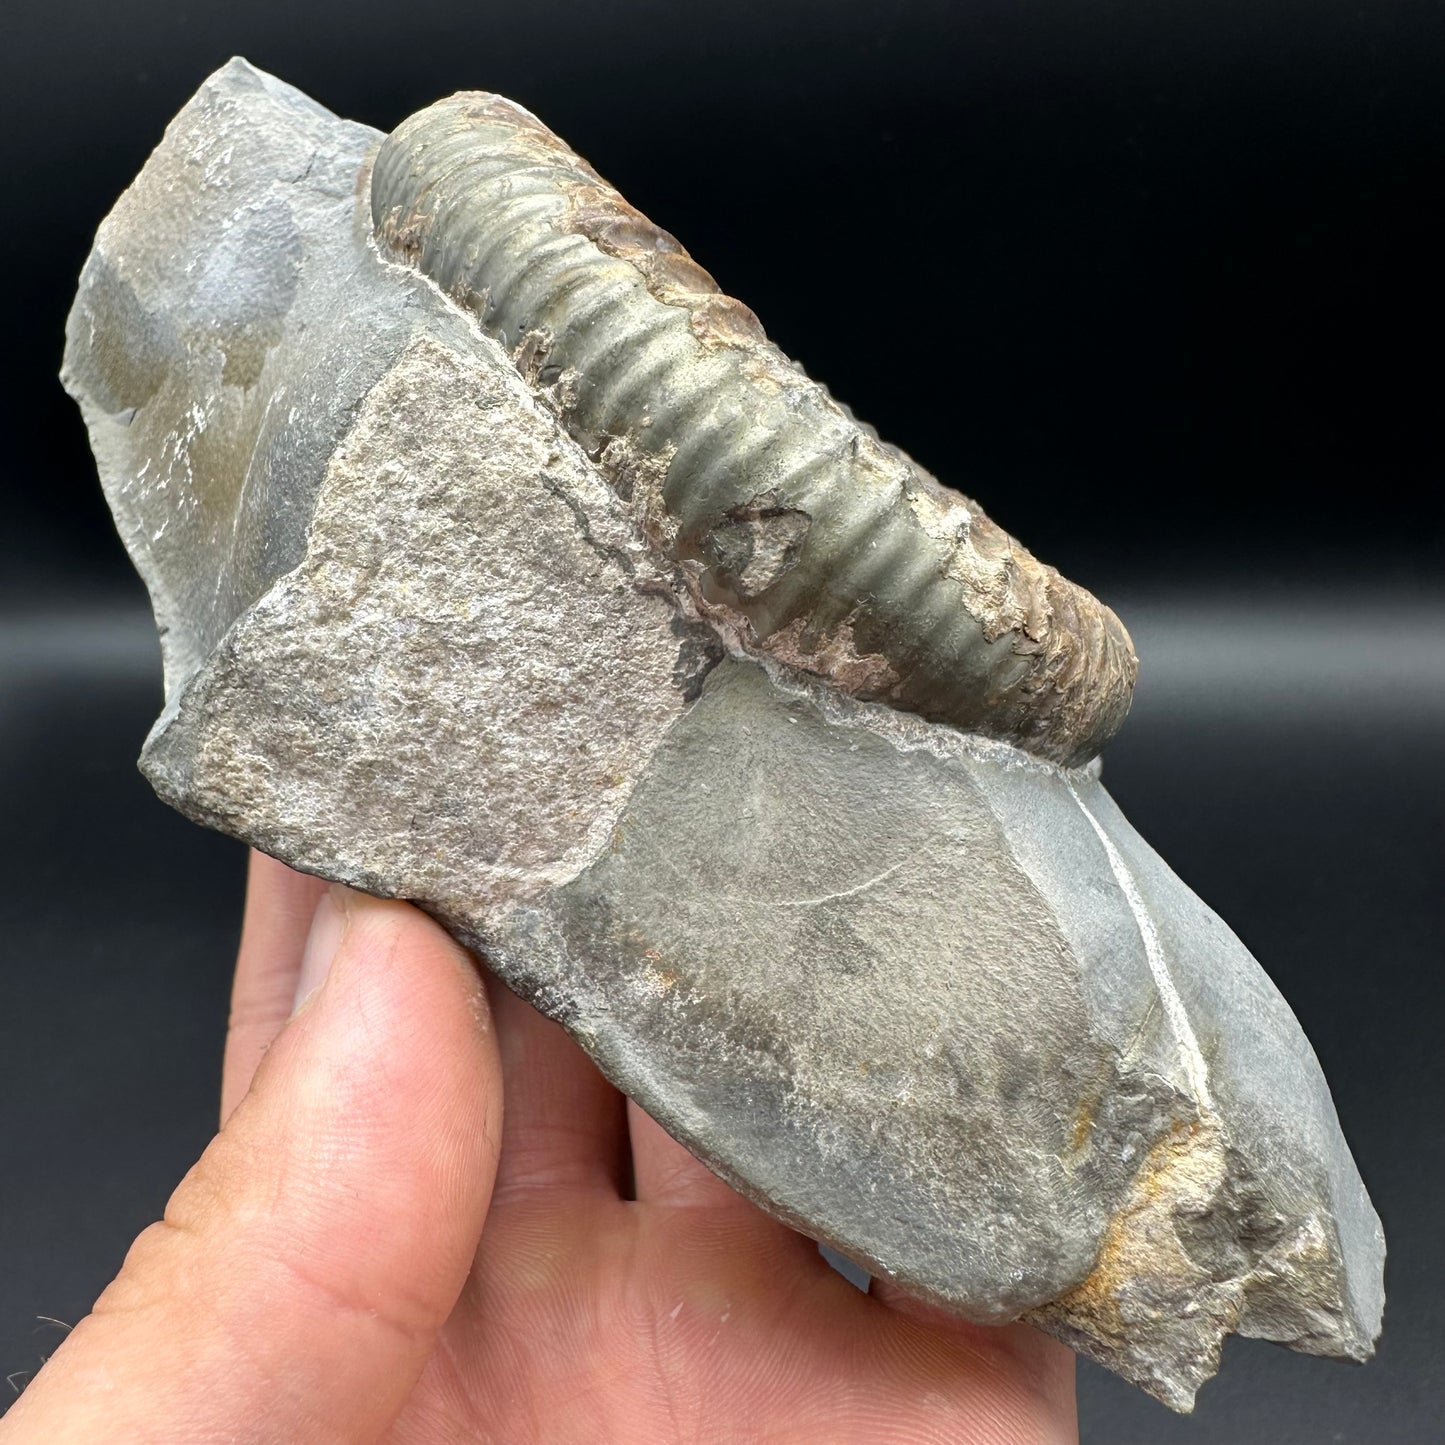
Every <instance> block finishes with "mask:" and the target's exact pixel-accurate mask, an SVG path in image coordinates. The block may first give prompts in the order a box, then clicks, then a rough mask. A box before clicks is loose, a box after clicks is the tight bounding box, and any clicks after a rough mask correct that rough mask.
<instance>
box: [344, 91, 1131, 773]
mask: <svg viewBox="0 0 1445 1445" xmlns="http://www.w3.org/2000/svg"><path fill="white" fill-rule="evenodd" d="M371 187H372V189H371V205H372V216H373V220H374V222H375V225H376V230H377V235H378V238H379V240H380V241H381V243H382V244H383V246H385V247H386V248H388V249H389V250H390V251H391V252H392V253H393V254H395V255H397V256H398V257H400V258H403V259H405V260H408V261H410V262H411V263H412V264H414V265H416V266H417V267H419V268H420V269H421V271H422V272H423V273H424V274H426V275H427V276H429V277H430V278H431V279H432V280H433V281H435V282H436V283H437V285H439V286H440V287H441V288H442V289H443V290H445V291H447V292H449V293H450V294H451V295H452V296H453V297H454V298H455V299H456V300H457V301H458V302H459V303H460V304H462V305H464V306H466V307H467V308H469V309H470V310H471V311H473V312H474V313H475V315H476V316H477V318H478V319H479V321H480V322H481V325H482V326H483V327H484V328H485V330H486V331H487V332H488V333H489V334H491V335H493V336H495V337H497V338H498V339H500V340H501V341H502V342H503V343H504V344H506V345H507V346H508V347H509V348H511V349H512V351H513V355H514V356H515V358H516V360H517V364H518V366H519V367H520V368H521V369H522V371H523V374H524V375H525V376H526V377H527V379H528V380H529V381H530V382H531V383H532V385H533V386H534V387H535V388H536V389H537V390H538V391H539V393H540V394H543V395H544V396H546V397H547V399H548V400H549V401H550V402H551V404H552V405H554V406H555V407H556V409H557V410H558V411H559V413H560V414H561V416H562V417H563V419H564V421H565V423H566V425H567V427H568V428H569V430H570V431H571V432H572V434H573V435H574V436H575V437H577V439H578V440H579V441H581V442H582V444H583V445H584V446H585V447H586V448H587V449H588V451H589V452H590V453H591V454H592V455H593V457H594V458H596V459H597V460H598V461H599V462H600V463H601V465H602V466H603V468H604V469H605V470H606V471H607V473H608V475H609V477H610V478H611V479H612V481H613V484H614V485H615V486H616V487H617V488H618V490H619V491H620V492H621V493H622V494H623V495H624V496H625V497H628V498H629V499H630V501H631V502H632V505H633V507H634V509H635V510H636V512H637V515H638V517H639V520H640V521H641V523H642V525H643V527H644V529H645V530H646V531H647V533H648V535H649V537H650V538H651V539H652V540H653V542H654V543H655V544H656V545H657V546H658V547H659V548H661V549H663V550H664V551H665V552H666V553H667V554H668V555H669V556H670V557H672V558H673V559H674V560H676V561H677V562H679V563H681V564H682V566H683V569H684V571H685V573H686V575H687V576H688V577H689V578H690V579H691V585H692V586H693V588H694V592H695V595H696V597H697V599H698V602H699V603H700V604H701V605H702V607H703V608H704V610H707V611H710V612H711V613H712V615H713V616H714V617H715V618H717V619H718V620H719V621H720V622H724V623H727V624H729V626H730V631H731V633H732V635H734V636H736V637H738V638H739V639H740V640H741V642H742V644H743V645H744V646H745V647H747V648H749V649H750V650H752V651H754V652H757V653H760V654H764V655H767V656H770V657H773V658H777V659H779V660H781V661H783V662H786V663H789V664H792V665H794V666H798V667H802V668H804V669H806V670H808V671H810V672H814V673H819V674H822V675H823V676H826V677H828V678H830V679H831V680H832V681H834V682H835V683H836V684H837V685H838V686H840V687H842V688H844V689H846V690H847V691H849V692H851V693H853V694H854V695H855V696H858V697H862V698H868V699H873V700H877V701H882V702H887V703H890V704H892V705H894V706H896V707H899V708H905V709H908V710H911V711H914V712H918V713H921V714H923V715H924V716H925V717H929V718H933V719H937V720H941V721H944V722H949V723H953V724H955V725H956V726H958V727H960V728H963V729H966V730H967V731H970V732H976V733H983V734H986V735H988V736H990V737H994V738H1000V739H1003V740H1005V741H1007V742H1012V743H1015V744H1016V745H1018V746H1019V747H1022V748H1026V749H1028V750H1029V751H1031V752H1033V753H1036V754H1038V755H1040V756H1042V757H1046V758H1050V759H1052V760H1054V761H1056V762H1062V763H1069V764H1078V763H1081V762H1084V761H1086V760H1087V759H1088V758H1090V757H1092V756H1093V755H1094V754H1095V753H1097V752H1098V750H1099V749H1100V748H1101V747H1102V746H1103V745H1104V743H1106V742H1107V741H1108V740H1109V738H1110V737H1112V736H1113V734H1114V733H1115V732H1116V731H1117V730H1118V728H1119V726H1120V724H1121V723H1122V722H1123V720H1124V715H1125V713H1126V712H1127V711H1128V707H1129V696H1130V692H1131V690H1132V687H1133V683H1134V672H1135V658H1134V651H1133V648H1132V646H1131V644H1130V641H1129V635H1128V633H1127V632H1125V630H1124V628H1123V626H1122V624H1121V623H1120V622H1119V620H1118V618H1116V617H1115V616H1114V614H1113V613H1112V612H1111V611H1110V610H1109V609H1108V608H1107V607H1104V606H1103V605H1102V604H1101V603H1100V602H1098V601H1097V600H1096V599H1095V598H1094V597H1093V596H1091V595H1090V594H1089V593H1088V592H1085V591H1084V590H1083V589H1082V588H1079V587H1075V586H1074V585H1073V584H1072V583H1071V582H1068V581H1066V580H1065V579H1064V578H1062V577H1060V576H1059V574H1058V573H1057V572H1056V571H1054V569H1053V568H1051V567H1046V566H1044V565H1043V564H1041V563H1039V562H1038V561H1036V560H1035V559H1034V558H1033V557H1032V556H1030V555H1029V553H1028V552H1027V551H1025V550H1024V549H1023V548H1022V547H1021V546H1019V544H1018V543H1017V542H1015V541H1014V540H1013V538H1011V537H1010V536H1008V534H1007V533H1005V532H1003V531H1002V530H1001V529H1000V528H998V527H996V526H995V525H994V524H993V523H992V522H990V521H989V520H988V518H987V517H986V516H985V515H984V514H983V512H982V511H981V510H980V509H979V508H978V507H977V506H975V505H974V504H973V503H972V502H970V501H968V500H966V499H965V498H963V497H961V496H960V495H958V494H957V493H956V492H952V491H950V490H948V489H946V488H944V487H943V486H941V485H940V484H939V483H938V482H937V481H936V480H935V479H934V478H933V477H932V476H930V475H929V474H928V473H927V472H925V471H924V470H923V469H922V468H921V467H919V466H918V465H917V464H916V463H915V462H913V461H912V460H911V459H910V458H908V457H907V456H905V455H904V454H903V453H902V452H900V451H898V450H896V449H895V448H893V447H890V446H888V445H886V444H885V443H883V442H881V441H879V439H878V438H877V436H876V435H875V434H874V433H873V431H872V430H871V429H870V428H868V427H866V426H864V425H862V424H860V423H859V422H858V421H857V420H856V419H855V418H854V417H853V416H852V414H851V413H850V412H849V411H848V410H847V409H846V408H845V407H843V406H841V405H840V404H839V403H838V402H836V401H834V399H833V398H832V397H831V396H830V395H829V394H828V392H827V391H826V390H825V389H824V388H823V387H821V386H819V385H818V384H817V383H816V382H813V381H810V380H809V379H808V378H807V377H806V376H805V375H804V374H803V372H802V371H801V369H800V368H798V367H797V366H796V365H795V364H794V363H792V362H790V361H789V360H788V358H787V357H785V356H784V355H783V354H782V352H781V351H779V350H778V348H777V347H775V346H773V345H772V344H771V343H770V342H769V341H768V340H767V339H766V337H765V336H764V335H763V331H762V328H761V326H759V324H758V321H757V318H756V317H755V316H754V315H753V313H752V312H751V311H749V310H748V308H747V307H746V306H744V305H742V304H741V303H740V302H738V301H735V300H733V299H732V298H731V297H728V296H724V295H723V294H722V293H721V292H720V291H719V290H718V287H717V285H716V283H715V282H714V281H713V279H712V277H711V276H709V275H708V274H707V272H706V271H704V270H703V269H702V268H701V267H700V266H699V265H698V264H697V263H696V262H695V261H693V260H692V258H691V257H690V256H688V254H687V252H686V251H684V250H683V249H682V247H681V246H680V245H679V244H678V243H677V241H676V240H674V239H673V237H672V236H670V235H668V234H667V232H665V231H663V230H660V229H659V228H658V227H656V226H654V225H653V224H652V222H650V221H649V220H648V219H647V218H646V217H645V216H642V215H640V214H639V213H638V212H637V211H635V210H633V209H632V207H631V206H629V205H628V204H627V202H626V201H624V200H623V199H622V197H621V196H620V195H619V194H618V193H617V192H616V191H615V190H613V189H612V188H611V187H610V186H608V185H607V184H606V182H605V181H603V180H602V179H601V178H600V177H599V176H598V175H597V173H596V172H595V171H594V170H593V169H592V168H591V166H589V165H588V164H587V163H586V161H584V160H582V159H581V158H580V157H578V156H576V155H574V154H573V153H572V152H571V151H570V150H569V149H568V148H567V147H566V145H564V144H563V142H562V141H561V140H559V139H558V137H556V136H555V135H553V134H552V133H551V131H549V130H547V129H546V127H545V126H543V125H542V124H541V123H540V122H539V121H538V120H537V119H536V118H535V117H534V116H532V115H531V114H530V113H529V112H527V111H525V110H523V109H522V108H521V107H519V106H516V105H514V104H512V103H511V102H510V101H507V100H504V99H502V98H501V97H500V96H495V95H489V94H486V93H484V92H476V93H462V94H460V95H455V96H452V97H451V98H450V99H449V100H444V101H441V102H440V103H438V104H437V105H434V106H431V107H430V108H429V109H427V110H424V111H421V112H419V113H418V114H417V115H414V116H412V117H411V118H410V119H409V120H407V121H406V122H404V123H403V124H402V125H401V126H400V127H398V129H397V130H396V131H395V132H394V133H393V134H392V135H391V136H390V137H388V139H387V140H386V141H385V143H384V144H383V145H382V147H381V151H380V153H379V155H378V156H377V159H376V163H375V167H374V170H373V173H372V181H371Z"/></svg>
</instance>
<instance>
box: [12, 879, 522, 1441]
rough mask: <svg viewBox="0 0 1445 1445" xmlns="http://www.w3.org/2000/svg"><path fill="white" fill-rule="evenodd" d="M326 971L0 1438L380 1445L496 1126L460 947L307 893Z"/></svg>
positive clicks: (461, 1243) (446, 1308)
mask: <svg viewBox="0 0 1445 1445" xmlns="http://www.w3.org/2000/svg"><path fill="white" fill-rule="evenodd" d="M308 949H309V951H310V954H311V957H310V958H308V970H309V969H311V968H312V967H313V965H314V961H315V959H316V957H317V955H318V954H319V955H321V956H322V959H323V961H324V956H325V954H326V953H328V952H330V953H331V955H332V963H331V967H330V970H329V972H327V973H326V976H325V981H324V982H323V983H322V984H321V986H320V987H319V989H317V990H316V992H315V993H314V994H313V995H312V996H311V997H310V998H309V999H307V1000H306V1001H305V1002H304V1003H303V1005H302V1007H301V1009H300V1011H299V1012H298V1013H297V1014H296V1015H295V1017H294V1018H293V1019H292V1020H291V1022H290V1023H289V1024H288V1025H287V1026H286V1028H285V1029H284V1030H283V1031H282V1033H281V1035H280V1037H279V1038H278V1039H277V1041H276V1043H275V1044H274V1045H273V1046H272V1049H271V1051H270V1053H269V1054H268V1056H267V1057H266V1059H265V1061H264V1063H263V1064H262V1066H261V1068H260V1069H259V1071H258V1072H257V1075H256V1079H255V1082H254V1084H253V1085H252V1088H251V1092H250V1094H249V1095H248V1096H247V1097H246V1099H245V1100H244V1102H243V1103H242V1104H241V1106H240V1107H239V1108H238V1109H237V1110H236V1112H235V1113H234V1114H233V1115H232V1117H231V1119H230V1120H229V1121H228V1122H227V1124H226V1126H225V1128H224V1129H223V1130H222V1132H221V1133H220V1134H218V1135H217V1136H216V1138H215V1139H214V1140H213V1141H212V1142H211V1144H210V1146H209V1148H207V1150H206V1152H205V1153H204V1154H203V1155H202V1156H201V1159H200V1161H199V1162H198V1163H197V1164H196V1165H195V1166H194V1168H192V1169H191V1171H190V1173H189V1174H187V1175H186V1177H185V1179H184V1180H183V1181H182V1183H181V1185H180V1187H179V1188H178V1189H177V1190H176V1192H175V1194H174V1195H173V1196H172V1197H171V1201H170V1204H169V1205H168V1206H167V1208H166V1213H165V1218H164V1220H163V1221H162V1222H161V1223H159V1224H154V1225H152V1226H151V1227H150V1228H149V1229H147V1230H146V1231H145V1232H144V1233H143V1234H142V1235H141V1236H140V1238H139V1239H137V1240H136V1242H135V1244H134V1245H133V1246H132V1248H131V1251H130V1253H129V1255H128V1256H127V1258H126V1261H125V1266H124V1268H123V1269H122V1271H121V1273H120V1275H119V1277H118V1278H117V1279H116V1280H115V1281H114V1283H112V1284H111V1285H110V1286H109V1288H107V1289H106V1291H105V1293H104V1294H103V1295H102V1296H101V1297H100V1299H99V1300H98V1301H97V1303H96V1306H95V1309H94V1311H93V1312H92V1313H91V1314H90V1315H89V1316H88V1317H87V1318H86V1319H84V1320H83V1321H81V1323H80V1324H79V1325H78V1326H77V1327H76V1329H75V1330H74V1331H73V1333H72V1334H71V1335H70V1337H69V1338H68V1339H67V1340H66V1342H65V1344H64V1345H63V1346H62V1347H61V1348H60V1349H59V1350H58V1351H57V1352H56V1353H55V1355H54V1357H53V1358H52V1359H51V1360H50V1362H49V1363H48V1364H47V1365H46V1366H45V1368H44V1369H43V1370H42V1371H41V1372H40V1373H39V1375H37V1376H36V1378H35V1380H34V1382H33V1383H32V1384H31V1385H30V1387H29V1388H28V1389H27V1390H26V1391H25V1393H24V1395H22V1396H21V1398H20V1399H19V1400H18V1401H17V1402H16V1404H15V1405H14V1407H13V1408H12V1409H11V1410H10V1412H9V1414H8V1415H7V1416H6V1417H5V1419H4V1421H3V1422H0V1442H3V1445H30V1442H37V1445H38V1442H42V1441H43V1442H45V1445H52V1442H69V1441H82V1440H83V1441H86V1442H96V1441H111V1440H117V1441H119V1440H125V1441H134V1440H165V1441H170V1440H185V1441H187V1442H195V1445H203V1442H211V1441H221V1440H226V1441H283V1440H284V1441H288V1442H289V1441H296V1442H329V1441H338V1442H339V1441H346V1442H348V1445H350V1442H364V1441H370V1440H375V1439H377V1438H378V1437H379V1436H380V1435H381V1434H382V1433H383V1432H384V1431H385V1430H386V1428H387V1426H388V1425H389V1424H390V1423H391V1421H392V1420H393V1418H394V1417H395V1416H396V1414H397V1412H398V1411H399V1410H400V1408H401V1406H402V1404H403V1402H404V1401H405V1399H406V1397H407V1395H408V1393H409V1392H410V1390H411V1388H412V1386H413V1385H414V1384H415V1382H416V1379H417V1377H418V1375H419V1374H420V1373H421V1370H422V1367H423V1365H424V1364H425V1362H426V1359H427V1356H428V1354H429V1353H430V1351H431V1349H432V1345H433V1343H434V1341H435V1338H436V1335H437V1332H438V1331H439V1330H440V1328H441V1326H442V1324H443V1323H444V1322H445V1320H446V1318H447V1316H448V1315H449V1314H450V1312H451V1309H452V1306H453V1305H454V1304H455V1302H456V1299H457V1296H458V1294H459V1293H460V1291H461V1288H462V1285H463V1283H464V1281H465V1279H466V1276H467V1271H468V1269H469V1267H470V1264H471V1261H472V1258H473V1255H474V1254H475V1251H476V1246H477V1240H478V1238H479V1236H480V1234H481V1230H482V1224H483V1221H484V1219H485V1217H486V1212H487V1205H488V1203H489V1201H490V1198H491V1191H492V1181H493V1177H494V1175H495V1171H496V1163H497V1150H498V1141H499V1140H500V1138H501V1069H500V1064H499V1062H498V1056H497V1050H496V1044H495V1039H494V1037H493V1035H492V1032H491V1022H490V1015H489V1013H488V1011H487V1005H486V1001H485V994H484V993H483V990H482V988H481V984H480V980H479V979H478V977H477V975H476V971H475V969H474V968H473V966H472V964H471V962H470V960H469V959H468V958H467V957H466V955H465V954H464V953H463V952H462V951H461V950H460V949H459V948H458V947H457V946H456V945H455V944H454V943H452V941H451V940H450V939H449V938H448V937H447V936H446V935H445V934H444V933H443V932H442V931H441V929H439V928H438V927H437V926H436V924H434V923H433V922H432V921H431V920H430V919H428V918H427V917H425V916H424V915H423V914H422V913H420V912H418V911H417V910H416V909H414V908H411V907H408V906H407V905H406V904H401V903H381V902H378V901H376V900H374V899H370V898H366V897H364V896H363V895H361V894H355V893H349V892H347V891H346V890H344V889H339V888H338V889H332V890H331V892H330V893H329V894H327V895H326V897H325V898H323V900H322V902H321V904H320V906H319V907H318V909H317V915H316V919H315V921H314V922H313V924H312V932H311V941H310V943H309V944H308Z"/></svg>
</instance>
